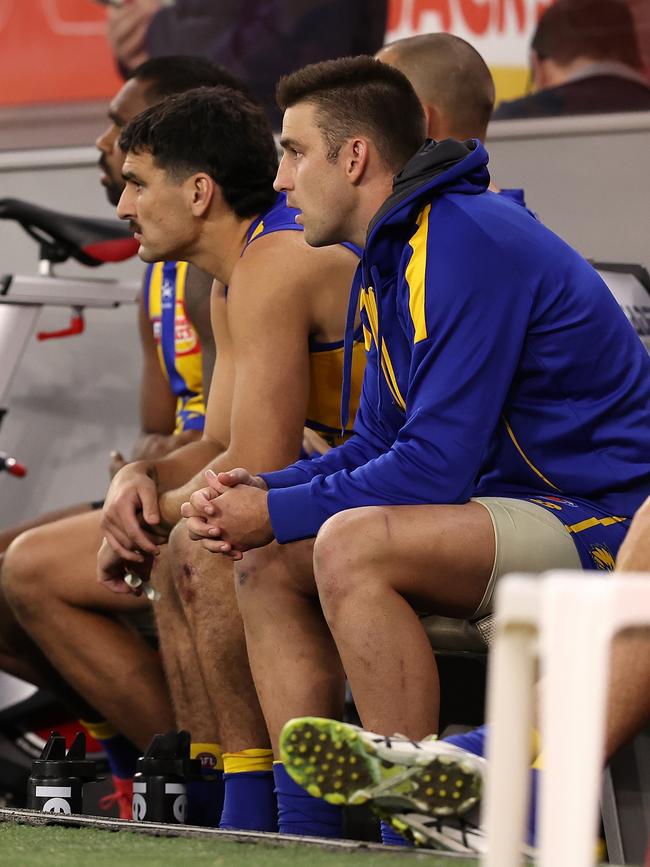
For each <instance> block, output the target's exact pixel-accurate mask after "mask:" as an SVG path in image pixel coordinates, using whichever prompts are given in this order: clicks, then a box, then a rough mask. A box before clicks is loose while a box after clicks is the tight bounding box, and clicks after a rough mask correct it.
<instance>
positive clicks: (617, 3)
mask: <svg viewBox="0 0 650 867" xmlns="http://www.w3.org/2000/svg"><path fill="white" fill-rule="evenodd" d="M531 47H532V48H533V49H534V51H535V52H536V54H537V56H538V57H539V58H540V59H541V60H545V59H547V58H549V59H551V60H555V61H556V62H557V63H560V64H568V63H570V62H571V61H572V60H575V59H576V58H577V57H588V58H591V59H593V60H617V61H619V62H620V63H625V64H627V66H631V67H632V68H634V69H641V67H642V62H641V55H640V53H639V44H638V41H637V37H636V32H635V29H634V19H633V17H632V13H631V12H630V10H629V8H628V6H627V5H626V3H624V2H621V0H558V2H557V3H555V4H554V5H553V6H550V7H549V8H548V9H547V10H546V11H545V12H544V14H543V15H542V17H541V18H540V20H539V23H538V24H537V30H536V31H535V35H534V36H533V40H532V43H531Z"/></svg>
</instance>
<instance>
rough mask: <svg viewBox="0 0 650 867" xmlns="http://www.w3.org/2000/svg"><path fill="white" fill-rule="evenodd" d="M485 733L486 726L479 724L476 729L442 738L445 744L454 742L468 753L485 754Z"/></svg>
mask: <svg viewBox="0 0 650 867" xmlns="http://www.w3.org/2000/svg"><path fill="white" fill-rule="evenodd" d="M486 734H487V726H479V727H478V728H477V729H472V730H471V731H469V732H463V733H462V734H459V735H450V736H449V737H448V738H444V741H445V743H446V744H454V746H457V747H460V748H461V749H463V750H467V752H468V753H474V755H475V756H483V757H484V756H485V738H486Z"/></svg>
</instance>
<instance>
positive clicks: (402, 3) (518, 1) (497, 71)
mask: <svg viewBox="0 0 650 867" xmlns="http://www.w3.org/2000/svg"><path fill="white" fill-rule="evenodd" d="M551 2H552V0H390V2H389V13H388V30H387V33H386V41H387V42H392V41H394V40H395V39H402V38H403V37H405V36H413V35H415V34H418V33H432V32H435V31H446V32H448V33H454V34H455V35H456V36H460V37H462V38H463V39H466V40H467V41H468V42H470V43H471V44H472V45H473V46H474V47H475V48H476V50H477V51H479V52H480V54H482V56H483V57H484V58H485V61H486V63H487V64H488V66H489V67H490V70H491V71H492V75H493V76H494V80H495V84H496V88H497V101H499V100H500V99H512V98H514V97H517V96H521V95H522V94H523V93H524V92H525V90H526V86H527V82H528V49H529V44H530V39H531V36H532V34H533V31H534V29H535V25H536V23H537V20H538V19H539V16H540V15H541V14H542V12H543V11H544V10H545V9H546V8H547V7H548V6H550V5H551Z"/></svg>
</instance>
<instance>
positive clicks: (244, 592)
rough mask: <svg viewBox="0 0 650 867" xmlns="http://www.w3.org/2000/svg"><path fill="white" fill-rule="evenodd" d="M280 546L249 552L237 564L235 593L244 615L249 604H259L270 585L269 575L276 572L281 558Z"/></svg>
mask: <svg viewBox="0 0 650 867" xmlns="http://www.w3.org/2000/svg"><path fill="white" fill-rule="evenodd" d="M279 547H280V546H279V545H277V544H276V543H274V542H272V543H271V544H270V545H266V547H264V548H255V549H253V550H252V551H247V552H246V553H245V554H244V557H243V558H242V559H241V560H239V561H236V562H235V591H236V593H237V602H238V604H239V608H240V610H241V611H242V613H244V611H245V610H246V609H247V606H248V605H249V604H253V605H255V604H259V600H260V598H261V597H262V596H263V595H265V593H266V592H267V590H268V585H269V580H268V579H269V574H270V572H271V571H276V569H275V567H276V564H277V561H278V559H279V557H280V551H279Z"/></svg>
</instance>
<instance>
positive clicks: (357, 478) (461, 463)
mask: <svg viewBox="0 0 650 867" xmlns="http://www.w3.org/2000/svg"><path fill="white" fill-rule="evenodd" d="M429 207H430V206H427V207H426V208H425V209H424V211H423V212H422V215H421V218H420V220H419V228H418V231H417V232H416V233H415V235H414V236H413V238H412V239H411V242H410V248H408V247H407V251H408V256H407V257H406V264H405V267H404V269H403V273H402V279H401V280H400V282H399V284H398V288H397V292H398V298H397V302H398V315H399V317H400V319H401V326H402V332H403V335H405V336H406V338H407V339H408V341H409V343H410V344H411V346H412V355H411V363H410V368H409V370H408V387H407V391H406V395H405V402H406V410H405V415H404V423H403V426H402V428H401V430H399V432H398V435H397V438H396V439H395V440H394V442H392V443H391V444H390V446H389V447H388V448H387V449H386V450H385V451H384V452H383V453H382V454H379V455H377V456H375V457H372V458H371V459H370V460H368V461H367V462H366V463H364V464H363V465H360V466H357V467H356V468H353V469H352V468H349V467H343V468H341V469H339V470H338V471H336V472H334V473H332V474H329V475H315V476H314V477H313V478H312V479H311V480H310V481H309V482H307V483H306V484H300V485H298V486H297V487H294V488H290V489H282V490H276V491H272V492H271V493H270V495H269V511H270V515H271V522H272V524H273V529H274V532H275V534H276V538H277V539H278V541H280V542H288V541H292V540H295V539H300V538H307V537H309V536H313V535H315V534H316V533H317V532H318V529H319V527H320V526H321V525H322V524H323V523H324V522H325V521H326V520H327V518H329V517H330V516H331V515H334V514H335V513H337V512H340V511H343V510H345V509H350V508H353V507H358V506H371V505H417V504H435V503H449V504H452V503H464V502H467V500H468V499H469V498H470V497H471V495H472V493H473V490H474V484H475V479H476V477H477V475H478V473H479V470H480V467H481V464H482V462H483V459H484V457H485V453H486V450H487V448H488V446H489V442H490V438H491V436H492V433H493V431H494V429H495V426H496V424H497V423H498V421H499V418H500V416H501V414H502V409H503V405H504V403H505V400H506V396H507V393H508V390H509V388H510V386H511V383H512V379H513V376H514V374H515V372H516V369H517V366H518V359H519V356H520V353H521V351H522V346H523V342H524V339H525V335H526V331H527V327H528V320H529V316H530V310H531V306H532V292H531V291H530V289H529V288H527V287H526V285H524V283H523V280H522V279H521V276H520V275H519V274H518V273H517V272H516V269H515V266H514V265H513V256H512V254H511V253H509V254H507V255H504V253H503V251H502V249H501V248H500V246H499V244H498V243H497V242H495V241H494V240H493V239H492V238H490V237H489V236H487V235H486V234H485V233H484V232H483V231H482V230H481V228H480V227H478V226H477V225H476V224H475V223H474V222H473V221H471V220H469V219H467V218H464V217H462V216H460V215H459V216H458V217H457V219H456V220H448V221H446V222H445V221H442V220H440V219H439V220H437V221H436V224H435V229H436V231H435V233H434V232H433V230H431V231H430V230H429ZM432 228H433V227H432ZM395 328H396V326H395V325H392V326H391V327H390V328H389V327H388V324H386V327H385V329H384V334H385V336H386V342H387V346H388V351H389V352H390V342H391V334H393V335H394V334H395ZM367 378H368V377H367V376H366V379H367ZM364 384H365V380H364Z"/></svg>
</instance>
